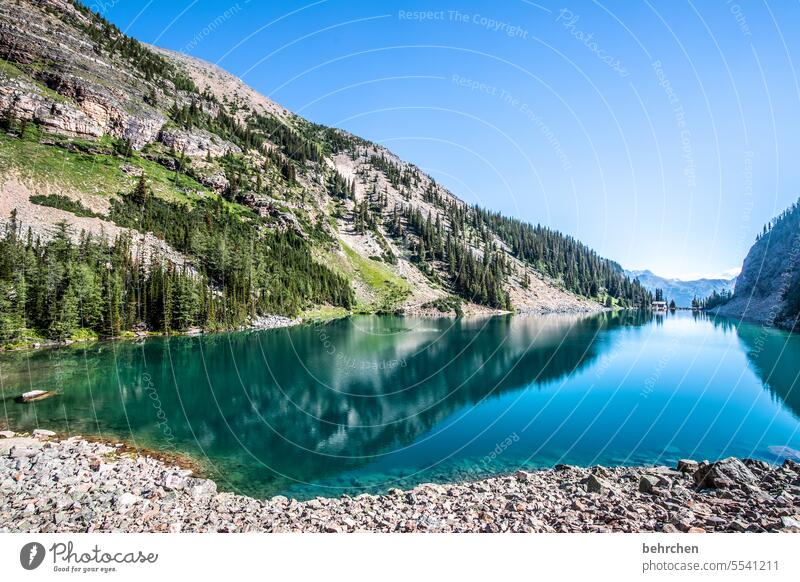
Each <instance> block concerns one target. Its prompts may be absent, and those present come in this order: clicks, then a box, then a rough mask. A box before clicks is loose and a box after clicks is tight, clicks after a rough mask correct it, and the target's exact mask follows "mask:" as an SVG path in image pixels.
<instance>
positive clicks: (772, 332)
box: [737, 324, 800, 418]
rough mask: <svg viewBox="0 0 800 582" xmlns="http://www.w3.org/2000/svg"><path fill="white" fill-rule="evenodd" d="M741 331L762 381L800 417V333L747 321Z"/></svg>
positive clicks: (746, 348)
mask: <svg viewBox="0 0 800 582" xmlns="http://www.w3.org/2000/svg"><path fill="white" fill-rule="evenodd" d="M737 333H738V335H739V339H740V340H741V341H742V344H743V345H744V347H745V352H746V353H747V358H748V360H750V364H751V365H752V367H753V369H754V370H755V371H756V373H757V374H758V376H759V378H761V381H762V382H763V383H764V385H765V386H766V387H767V388H768V389H769V390H770V392H772V394H773V395H775V396H776V397H777V398H780V399H781V400H782V401H783V402H785V403H786V405H787V406H788V407H789V408H790V409H791V410H792V412H793V413H794V415H795V416H797V417H798V418H800V335H797V334H792V333H787V332H784V331H781V330H777V329H773V328H768V327H765V326H755V325H747V324H742V325H739V326H737Z"/></svg>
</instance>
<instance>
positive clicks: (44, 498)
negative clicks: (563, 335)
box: [0, 436, 800, 532]
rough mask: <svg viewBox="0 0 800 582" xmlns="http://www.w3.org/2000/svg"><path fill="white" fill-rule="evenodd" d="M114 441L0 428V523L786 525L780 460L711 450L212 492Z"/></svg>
mask: <svg viewBox="0 0 800 582" xmlns="http://www.w3.org/2000/svg"><path fill="white" fill-rule="evenodd" d="M119 450H120V449H119V448H117V447H113V446H109V445H105V444H100V443H96V442H87V441H85V440H82V439H80V438H79V437H74V438H70V439H66V440H62V441H57V440H51V439H42V440H40V439H37V438H30V437H21V436H12V437H9V438H3V439H0V531H15V532H88V531H126V532H181V531H183V532H204V531H218V532H245V531H264V532H295V531H298V532H299V531H308V532H355V531H375V532H610V531H622V532H701V531H709V532H711V531H719V532H725V531H749V532H764V531H793V532H800V501H798V500H800V497H799V496H800V465H798V464H797V463H794V462H793V461H786V462H784V464H783V465H781V466H770V465H767V464H766V463H763V462H760V461H752V460H747V459H745V460H744V461H742V460H739V459H725V460H723V461H720V462H718V463H702V464H700V465H699V469H698V470H697V472H696V476H695V477H693V476H692V475H691V474H690V473H688V472H682V471H677V470H672V469H669V468H667V467H643V468H631V467H618V468H606V467H593V468H591V469H582V468H579V467H571V466H568V465H560V466H559V467H558V468H557V469H555V470H547V471H535V472H527V471H517V472H516V473H514V474H513V475H508V476H502V477H494V478H490V479H484V480H482V481H476V482H467V483H460V484H450V485H436V484H426V485H420V486H418V487H415V488H414V489H412V490H410V491H401V490H399V489H392V490H390V491H389V492H388V493H387V494H385V495H366V494H364V495H358V496H356V497H348V496H344V497H341V498H338V499H326V498H316V499H312V500H310V501H302V502H298V501H296V500H292V499H287V498H286V497H282V496H278V497H273V498H271V499H266V500H259V499H253V498H250V497H244V496H241V495H236V494H233V493H227V492H222V493H220V492H218V491H217V486H216V484H215V483H214V482H212V481H209V480H207V479H199V478H197V477H192V476H191V471H188V470H185V469H180V468H178V467H174V466H170V465H168V464H165V463H164V462H161V461H158V460H155V459H153V458H150V457H143V456H132V455H128V454H121V453H119ZM682 463H684V464H685V463H687V461H682ZM698 474H699V475H698ZM698 477H699V478H700V479H701V483H702V484H703V485H705V486H704V487H702V488H697V487H696V486H695V481H696V480H697V479H698Z"/></svg>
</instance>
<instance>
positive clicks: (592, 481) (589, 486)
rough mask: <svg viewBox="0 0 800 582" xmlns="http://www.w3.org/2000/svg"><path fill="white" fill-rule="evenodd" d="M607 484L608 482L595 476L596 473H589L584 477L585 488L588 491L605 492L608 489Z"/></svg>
mask: <svg viewBox="0 0 800 582" xmlns="http://www.w3.org/2000/svg"><path fill="white" fill-rule="evenodd" d="M608 489H609V485H608V483H607V482H606V481H605V480H603V479H601V478H599V477H597V476H596V475H594V474H592V475H589V477H587V479H586V490H587V491H588V492H589V493H605V492H606V491H608Z"/></svg>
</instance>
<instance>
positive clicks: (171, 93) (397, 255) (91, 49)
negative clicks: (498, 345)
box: [0, 0, 648, 333]
mask: <svg viewBox="0 0 800 582" xmlns="http://www.w3.org/2000/svg"><path fill="white" fill-rule="evenodd" d="M0 59H2V60H0V112H1V113H2V118H0V122H1V123H2V129H3V130H4V131H3V132H2V133H0V141H1V142H2V143H0V146H2V148H0V188H1V189H2V190H1V192H2V205H0V211H1V213H0V220H2V221H3V223H4V224H6V227H7V228H6V229H5V230H6V233H5V234H6V243H5V244H7V245H8V254H9V255H18V256H19V257H25V258H26V259H25V260H28V261H30V265H29V267H30V269H28V270H27V271H26V272H28V273H30V272H35V271H36V268H37V266H41V265H44V264H50V263H52V262H53V261H56V262H59V265H60V267H62V268H63V279H62V280H60V281H59V282H58V283H57V284H55V287H54V288H52V289H44V290H40V292H41V293H44V295H43V297H45V298H46V303H47V305H45V304H41V305H34V306H32V305H31V304H30V301H27V300H26V302H25V304H22V303H20V301H21V300H20V299H19V297H20V295H23V296H24V293H21V291H20V289H18V288H17V286H18V285H20V284H24V285H34V284H38V282H37V281H34V280H32V279H31V280H29V279H30V277H33V275H26V277H27V278H26V279H25V280H24V281H21V282H20V281H16V279H15V271H16V270H18V269H19V265H18V264H14V263H7V264H6V265H5V267H3V266H2V265H0V279H3V278H4V280H5V283H4V284H5V285H6V286H7V287H9V289H11V290H10V291H9V293H10V294H11V296H13V297H16V299H14V300H13V301H11V302H10V305H11V306H10V307H7V309H9V310H12V311H13V310H14V309H15V310H17V312H18V313H17V316H15V317H16V319H15V321H17V322H18V323H19V321H25V320H27V321H26V325H32V326H33V327H35V328H36V329H38V330H40V331H46V330H47V329H51V328H54V326H55V323H54V321H52V320H53V319H54V318H55V319H58V318H59V317H62V315H59V314H62V313H67V314H68V315H65V316H63V317H67V319H68V320H69V321H68V322H67V323H66V324H64V325H62V326H61V328H64V329H69V328H75V327H87V326H88V327H90V328H92V329H95V331H98V332H101V331H102V333H110V332H113V331H114V330H116V331H119V330H125V329H131V328H133V327H139V328H142V327H145V328H147V329H151V330H164V329H167V330H169V329H181V328H186V327H191V326H201V327H206V328H219V327H232V326H237V325H242V324H245V323H247V322H248V321H250V320H252V319H253V318H255V317H256V316H259V315H264V314H268V313H281V314H286V315H292V316H294V315H298V314H301V315H302V314H307V313H310V312H314V313H316V312H318V310H319V309H320V308H322V309H323V310H327V311H330V309H332V308H333V309H334V310H339V312H346V311H352V310H359V311H367V312H394V311H397V310H401V311H406V312H409V311H412V312H419V313H431V314H436V313H442V312H447V311H455V312H461V311H463V310H466V311H486V310H511V309H513V310H519V311H534V312H546V311H594V310H597V309H600V308H601V302H602V303H604V304H606V305H608V306H616V305H620V306H631V305H636V304H646V303H647V301H648V294H647V292H646V291H645V290H644V289H643V288H642V287H641V286H639V284H638V283H637V282H635V281H631V280H629V279H628V278H627V277H625V275H624V273H623V272H622V269H621V268H620V267H619V265H617V264H616V263H613V262H611V261H608V260H606V259H603V258H601V257H598V256H597V255H596V254H595V253H594V252H593V251H592V250H591V249H589V248H587V247H585V246H584V245H582V244H581V243H579V242H578V241H575V240H574V239H572V238H571V237H567V236H564V235H561V234H560V233H557V232H554V231H551V230H549V229H547V228H544V227H540V226H532V225H528V224H526V223H523V222H521V221H518V220H514V219H508V218H505V217H502V216H500V215H497V214H494V213H490V212H487V211H485V210H483V209H480V208H477V207H470V206H467V205H466V204H465V203H464V202H462V201H460V200H459V199H458V198H457V197H455V196H454V195H453V194H452V193H450V192H449V191H447V190H446V189H445V188H443V187H442V186H441V185H439V184H437V183H436V182H435V181H434V180H432V179H431V178H430V177H429V176H427V175H425V174H424V173H423V172H421V171H420V170H419V169H418V168H417V167H415V166H413V165H412V164H408V163H407V162H404V161H403V160H400V159H399V158H397V156H395V155H394V154H392V153H391V152H390V151H388V150H386V149H385V148H383V147H381V146H379V145H376V144H373V143H370V142H368V141H366V140H363V139H361V138H358V137H356V136H353V135H350V134H348V133H346V132H343V131H340V130H337V129H333V128H328V127H324V126H320V125H316V124H313V123H310V122H308V121H306V120H304V119H302V118H300V117H298V116H296V115H294V114H293V113H291V112H289V111H288V110H286V109H285V108H283V107H281V106H280V105H278V104H276V103H274V102H272V101H271V100H269V99H267V98H266V97H264V96H262V95H259V94H258V93H257V92H255V91H254V90H253V89H251V88H250V87H247V86H246V85H245V84H244V83H242V82H241V81H240V80H239V79H237V78H236V77H234V76H232V75H230V74H229V73H227V72H225V71H223V70H221V69H219V68H218V67H215V66H213V65H210V64H208V63H205V62H202V61H199V60H197V59H194V58H191V57H187V56H185V55H180V54H177V53H174V52H171V51H167V50H164V49H158V48H156V47H148V46H146V45H143V44H141V43H139V42H137V41H136V40H134V39H131V38H129V37H126V36H125V35H123V34H122V33H121V32H120V31H119V30H118V29H116V27H114V26H113V25H111V24H110V23H108V22H106V21H104V20H103V19H102V18H100V17H99V16H97V15H96V14H94V13H92V12H91V11H90V10H88V9H87V8H85V7H84V6H82V5H81V4H78V3H75V2H68V1H66V0H27V1H23V0H21V1H19V2H14V3H11V2H4V3H2V4H0ZM12 212H14V216H13V217H12ZM62 220H64V221H66V222H67V223H68V228H65V229H64V228H60V227H58V226H57V223H58V222H59V221H62ZM9 227H13V228H9ZM82 232H83V233H85V234H81V233H82ZM28 233H30V234H28ZM86 234H91V235H92V238H91V239H89V242H88V243H87V242H86ZM105 239H108V241H107V242H108V243H109V244H111V245H112V247H113V248H110V249H106V248H105V247H103V248H102V249H96V248H95V247H94V246H93V245H95V244H97V241H102V240H105ZM37 240H40V241H41V243H36V241H37ZM69 240H71V241H72V242H73V243H76V244H77V243H80V244H85V245H88V246H87V247H86V248H87V249H89V250H91V251H92V253H95V251H96V252H101V251H102V252H110V253H116V255H115V256H116V257H117V259H116V260H118V262H119V267H120V271H119V272H115V273H114V277H109V276H107V275H108V274H103V271H102V269H101V267H102V261H99V260H94V259H92V260H88V259H87V258H86V255H87V253H86V252H82V253H81V252H72V251H71V252H70V253H67V254H66V255H65V254H64V253H63V252H61V251H60V250H59V249H60V246H59V245H61V246H63V245H64V244H66V242H65V241H69ZM52 241H57V244H55V246H53V244H51V243H52ZM58 241H60V242H58ZM117 247H119V248H117ZM126 249H127V250H126ZM87 252H88V251H87ZM126 253H127V254H129V255H130V256H131V257H132V259H131V260H132V262H130V264H129V262H128V261H127V260H123V255H125V254H126ZM90 254H91V253H90ZM62 263H63V264H62ZM82 269H83V270H86V271H87V272H92V273H93V275H92V276H93V277H94V279H95V280H96V281H97V285H100V286H101V287H102V289H101V290H102V292H103V293H101V296H105V295H103V294H104V293H106V292H111V291H113V295H114V297H115V299H114V303H115V304H116V303H119V309H117V307H114V309H115V310H118V311H119V314H118V317H117V316H116V315H115V318H116V323H113V322H109V321H105V320H104V321H103V322H102V323H91V322H87V321H86V318H85V317H84V315H83V314H82V311H81V308H80V305H82V303H81V301H83V299H79V298H76V297H78V296H80V293H79V292H78V291H77V290H76V285H77V283H76V281H75V279H74V273H75V272H76V270H77V271H80V270H82ZM115 277H119V278H120V280H119V281H117V282H114V279H115ZM134 285H137V286H138V287H137V288H144V289H146V290H147V292H138V291H137V292H136V293H134V292H133V291H132V289H133V288H134ZM117 287H119V289H118V290H114V289H117ZM178 289H179V290H180V291H181V292H180V293H178V291H177V290H178ZM43 301H44V299H43ZM76 302H77V303H76ZM73 303H75V304H76V305H78V306H79V308H76V309H73V308H72V304H73ZM165 306H166V307H165ZM108 308H109V306H108V305H104V306H103V312H105V310H106V309H108ZM37 310H38V311H37ZM33 311H35V312H37V314H38V315H36V316H35V317H34V316H33V314H32V312H33ZM29 312H30V313H29ZM39 312H41V313H39ZM162 312H163V313H162ZM176 313H180V314H181V315H180V317H177V316H175V314H176ZM12 319H14V318H12ZM100 319H103V318H100ZM112 319H114V318H112ZM9 325H10V324H9ZM7 327H8V326H7ZM12 327H13V326H12ZM55 327H58V326H55Z"/></svg>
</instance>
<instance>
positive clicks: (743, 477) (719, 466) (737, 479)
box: [693, 457, 758, 489]
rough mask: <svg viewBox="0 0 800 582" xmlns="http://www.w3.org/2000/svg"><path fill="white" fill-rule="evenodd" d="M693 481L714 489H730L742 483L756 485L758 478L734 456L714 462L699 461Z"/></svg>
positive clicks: (698, 484) (700, 485)
mask: <svg viewBox="0 0 800 582" xmlns="http://www.w3.org/2000/svg"><path fill="white" fill-rule="evenodd" d="M693 477H694V481H695V484H696V485H697V486H698V487H711V488H714V489H730V488H732V487H737V486H738V487H741V486H742V485H744V484H749V485H757V483H758V479H757V478H756V476H755V475H754V474H753V472H752V471H751V470H750V469H748V468H747V466H746V465H745V464H744V463H743V462H742V461H740V460H739V459H736V458H734V457H729V458H727V459H723V460H721V461H717V462H716V463H710V464H707V463H701V464H700V465H699V467H698V469H697V470H696V471H695V472H694V475H693Z"/></svg>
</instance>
